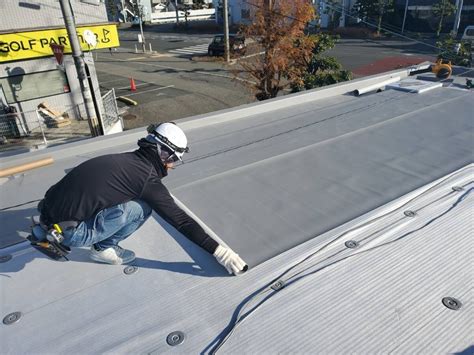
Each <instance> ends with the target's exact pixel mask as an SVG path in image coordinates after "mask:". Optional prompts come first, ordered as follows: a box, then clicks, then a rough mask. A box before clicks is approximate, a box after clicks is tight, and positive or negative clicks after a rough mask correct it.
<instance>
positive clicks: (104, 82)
mask: <svg viewBox="0 0 474 355" xmlns="http://www.w3.org/2000/svg"><path fill="white" fill-rule="evenodd" d="M120 80H128V78H120V79H114V80H107V81H100V80H99V85H102V84H106V83H112V82H114V81H120Z"/></svg>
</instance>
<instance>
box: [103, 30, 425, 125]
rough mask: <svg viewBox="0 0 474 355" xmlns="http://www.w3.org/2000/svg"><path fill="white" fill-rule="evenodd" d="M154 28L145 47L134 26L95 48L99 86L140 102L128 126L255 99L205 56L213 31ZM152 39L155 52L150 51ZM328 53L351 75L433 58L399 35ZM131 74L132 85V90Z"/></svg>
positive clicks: (350, 43) (226, 68)
mask: <svg viewBox="0 0 474 355" xmlns="http://www.w3.org/2000/svg"><path fill="white" fill-rule="evenodd" d="M158 30H159V27H157V26H152V27H146V28H145V38H146V40H147V48H146V49H147V52H146V53H143V52H142V49H141V45H140V44H139V43H138V42H137V36H138V33H139V29H138V28H126V29H122V30H120V31H119V34H120V42H121V47H120V48H118V49H117V50H116V51H110V52H109V51H104V50H102V51H98V52H96V53H95V57H96V69H97V74H98V77H99V83H100V87H101V91H102V92H106V91H108V90H110V89H112V88H114V89H115V92H116V96H117V97H119V96H124V97H127V98H130V99H132V100H134V101H136V102H137V104H138V105H137V106H129V107H128V108H127V111H128V114H126V115H124V118H125V120H124V121H125V127H126V129H130V128H135V127H141V126H145V125H147V124H149V123H151V122H156V121H168V120H176V119H179V118H184V117H189V116H194V115H198V114H204V113H208V112H213V111H218V110H221V109H226V108H230V107H235V106H239V105H243V104H247V103H251V102H254V101H255V98H254V95H253V93H252V90H251V88H250V87H249V85H248V84H247V85H246V84H245V83H244V82H241V81H237V80H235V79H234V75H233V73H232V70H234V69H235V68H236V66H237V65H238V63H237V64H226V63H224V62H223V61H222V60H221V59H219V58H213V59H210V58H209V57H207V45H208V44H209V43H210V42H211V40H212V38H213V33H204V34H202V33H159V32H157V31H158ZM150 44H151V47H152V49H153V53H150V52H149V51H148V50H149V45H150ZM136 51H137V52H136ZM327 54H328V55H332V56H335V57H336V58H337V59H338V60H339V61H340V62H341V64H342V65H343V67H344V68H345V69H348V70H351V71H352V72H353V73H354V77H360V76H365V75H371V74H375V73H377V72H383V71H387V70H392V69H396V68H397V67H401V66H406V65H410V64H414V63H419V62H421V61H424V60H429V59H431V60H433V58H434V53H433V51H432V49H431V48H430V47H428V46H423V45H420V44H419V43H417V42H415V41H413V42H409V41H402V40H377V41H375V40H366V39H341V40H340V41H339V42H338V44H337V45H336V47H335V48H334V49H332V50H330V51H328V52H327ZM131 78H133V79H134V81H135V84H136V88H137V89H136V91H131V90H130V79H131ZM282 94H285V93H282ZM119 106H121V107H122V108H124V107H125V106H126V105H125V104H123V103H119ZM124 109H125V108H124Z"/></svg>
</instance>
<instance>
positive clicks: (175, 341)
mask: <svg viewBox="0 0 474 355" xmlns="http://www.w3.org/2000/svg"><path fill="white" fill-rule="evenodd" d="M183 341H184V333H183V332H180V331H176V332H172V333H170V334H169V335H168V336H167V337H166V342H167V343H168V345H171V346H176V345H179V344H182V343H183Z"/></svg>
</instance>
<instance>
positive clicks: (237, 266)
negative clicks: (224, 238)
mask: <svg viewBox="0 0 474 355" xmlns="http://www.w3.org/2000/svg"><path fill="white" fill-rule="evenodd" d="M214 257H215V258H216V260H217V261H218V262H219V264H221V265H222V266H224V267H225V268H226V270H227V272H228V273H229V274H231V275H232V274H234V275H240V274H243V273H244V272H245V271H247V270H248V265H247V264H246V263H245V261H243V260H242V258H241V257H240V256H239V255H238V254H237V253H235V252H234V251H233V250H232V249H230V248H226V247H223V246H221V245H219V246H218V247H217V248H216V251H215V252H214Z"/></svg>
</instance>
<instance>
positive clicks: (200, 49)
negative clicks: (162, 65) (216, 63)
mask: <svg viewBox="0 0 474 355" xmlns="http://www.w3.org/2000/svg"><path fill="white" fill-rule="evenodd" d="M208 46H209V45H208V44H198V45H195V46H190V47H184V48H178V49H173V50H170V51H168V52H169V53H176V54H197V53H207V48H208Z"/></svg>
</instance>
